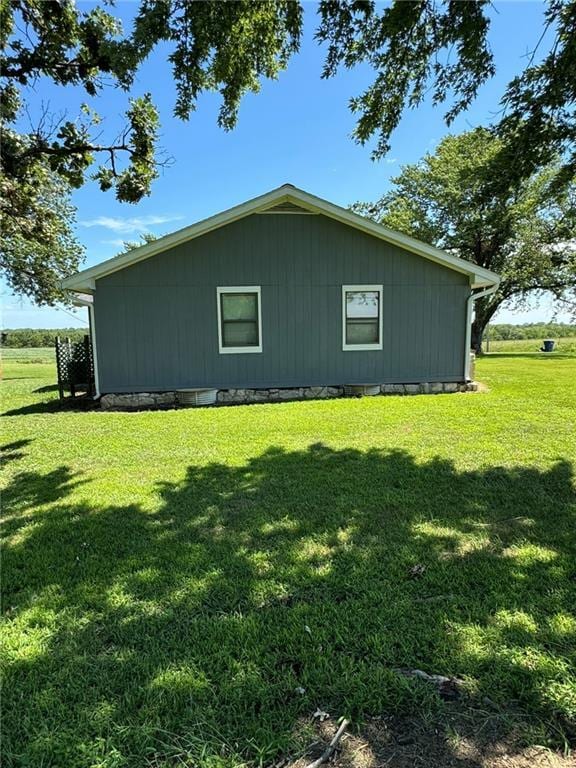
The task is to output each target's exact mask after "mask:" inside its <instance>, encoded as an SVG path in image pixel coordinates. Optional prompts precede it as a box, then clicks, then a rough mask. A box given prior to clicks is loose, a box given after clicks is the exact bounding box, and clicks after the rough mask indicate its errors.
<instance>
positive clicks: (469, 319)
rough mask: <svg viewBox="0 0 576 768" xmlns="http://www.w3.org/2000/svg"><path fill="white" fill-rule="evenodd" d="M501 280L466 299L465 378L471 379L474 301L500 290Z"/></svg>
mask: <svg viewBox="0 0 576 768" xmlns="http://www.w3.org/2000/svg"><path fill="white" fill-rule="evenodd" d="M499 285H500V282H498V283H494V285H490V286H488V288H485V289H484V290H483V291H479V292H478V293H471V294H470V296H468V298H467V299H466V341H465V349H464V379H465V381H470V341H471V338H472V303H473V302H474V301H476V299H481V298H483V297H484V296H489V295H490V294H491V293H495V292H496V291H497V290H498V286H499Z"/></svg>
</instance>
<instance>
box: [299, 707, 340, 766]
mask: <svg viewBox="0 0 576 768" xmlns="http://www.w3.org/2000/svg"><path fill="white" fill-rule="evenodd" d="M349 725H350V720H346V719H344V720H342V722H341V723H340V728H338V730H337V731H336V733H335V734H334V736H333V738H332V741H331V742H330V744H328V746H327V747H326V749H325V750H324V752H322V754H321V755H320V757H319V758H318V759H317V760H314V761H313V762H312V763H308V765H307V766H306V768H318V766H320V765H322V763H325V762H327V761H328V760H330V758H331V757H332V755H333V754H334V752H335V751H336V747H337V746H338V742H339V741H340V739H341V738H342V736H343V735H344V731H345V730H346V728H348V726H349Z"/></svg>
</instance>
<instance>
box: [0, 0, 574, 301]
mask: <svg viewBox="0 0 576 768" xmlns="http://www.w3.org/2000/svg"><path fill="white" fill-rule="evenodd" d="M103 6H104V7H99V6H97V7H96V8H92V9H89V10H83V9H82V8H81V7H79V6H77V5H76V4H75V3H74V2H73V1H72V0H4V2H2V3H0V49H1V50H0V99H1V111H0V119H1V125H2V132H3V140H2V144H1V147H0V161H1V174H2V179H1V183H2V185H3V189H4V190H8V191H9V193H10V195H11V200H10V201H8V202H6V201H5V196H3V201H2V211H1V212H2V219H3V228H4V231H5V232H6V231H7V232H8V233H9V236H10V237H11V236H12V235H11V233H16V234H17V236H18V238H23V240H22V241H21V242H24V241H25V242H26V243H28V246H27V250H28V251H31V250H33V249H34V242H38V243H39V244H40V245H41V246H43V247H47V246H48V243H47V241H43V242H41V241H39V240H38V241H35V240H34V238H35V237H37V236H38V230H41V229H42V226H43V225H42V222H39V223H37V224H34V225H33V226H32V227H31V226H30V224H29V222H30V221H31V220H32V219H41V218H42V216H43V214H44V211H45V209H46V201H45V199H43V197H42V195H41V194H40V192H38V194H37V195H35V194H34V190H35V189H38V190H42V189H44V188H45V187H46V183H47V182H46V179H47V178H48V177H50V178H52V179H53V180H54V187H55V189H60V190H61V193H62V195H63V200H65V201H68V199H69V193H70V191H71V190H73V189H75V188H79V187H80V186H82V185H83V184H84V183H85V182H86V180H87V179H88V178H92V179H95V180H96V182H97V183H98V184H99V186H100V188H101V189H102V190H104V191H108V190H111V191H113V192H114V194H115V195H116V198H117V199H118V200H119V201H122V202H129V203H137V202H138V201H139V200H141V199H142V198H143V197H145V196H146V195H149V194H150V191H151V188H152V184H153V182H154V180H155V179H156V178H157V176H158V174H159V170H160V168H161V167H162V166H163V165H166V164H167V162H168V161H167V160H166V159H165V158H163V155H162V152H161V151H160V150H159V146H158V142H159V133H160V122H159V114H158V110H157V108H156V106H155V105H154V101H153V94H150V93H140V92H137V82H136V77H137V75H138V72H139V70H140V67H141V65H142V64H143V62H144V61H145V60H146V59H147V58H148V57H149V56H150V55H151V54H152V52H153V51H154V50H156V49H157V48H161V49H162V50H166V51H167V53H166V54H165V55H166V56H167V59H168V63H169V65H170V66H171V69H172V79H173V82H174V88H175V93H174V115H175V116H176V117H177V118H179V119H181V120H188V119H189V118H190V116H191V114H192V113H193V112H194V110H195V109H196V106H197V102H198V99H199V97H200V95H201V94H202V93H204V92H206V91H212V92H217V93H219V94H220V96H221V106H220V109H219V114H218V124H219V125H220V126H221V127H222V128H224V129H225V130H230V129H231V128H233V127H234V126H235V124H236V121H237V118H238V110H239V105H240V102H241V100H242V97H243V96H244V94H246V93H247V92H257V91H258V90H259V88H260V85H261V82H262V80H263V79H265V78H276V77H277V76H278V74H279V73H280V71H281V70H283V69H284V68H286V66H287V65H288V63H289V61H290V59H291V58H292V57H293V56H294V55H295V54H297V52H298V50H299V46H300V41H301V37H302V31H303V20H304V13H303V3H301V2H297V1H296V0H274V1H273V2H272V1H268V0H236V1H235V2H222V1H220V0H214V1H213V2H189V1H188V0H140V1H139V4H138V6H137V11H136V14H135V16H134V19H133V21H132V22H131V27H130V29H129V30H124V29H122V25H121V23H120V21H119V20H118V19H117V18H115V16H114V15H113V5H112V4H110V5H108V4H103ZM106 7H108V8H111V10H106ZM489 7H490V3H489V2H488V0H475V1H474V2H460V0H446V1H445V2H441V1H440V0H405V1H404V2H393V3H391V4H388V5H384V4H380V3H378V4H377V3H375V2H372V1H371V0H351V1H350V2H339V1H338V0H321V2H319V3H318V4H317V6H316V10H317V16H318V22H317V29H316V39H317V41H318V42H319V44H321V45H323V46H324V48H325V50H326V59H325V65H324V70H323V73H322V74H323V76H324V77H333V76H336V75H337V73H338V71H339V69H340V68H341V67H345V68H350V67H355V66H357V65H365V66H366V65H367V66H368V67H369V68H370V69H371V70H372V72H373V81H372V83H371V84H370V85H369V86H368V88H367V89H366V90H365V92H364V93H361V94H356V95H354V96H353V98H352V99H351V101H350V106H351V109H352V110H353V111H354V112H355V113H356V114H357V115H358V121H357V124H356V128H355V131H354V137H355V139H356V141H358V142H360V143H366V142H374V150H373V156H374V157H375V158H380V157H381V156H382V155H384V154H385V153H386V152H387V151H388V149H389V146H390V139H391V136H392V134H393V132H394V130H395V129H396V128H397V126H398V124H399V122H400V120H401V117H402V114H403V112H404V111H405V110H406V109H407V108H416V107H417V106H418V105H419V104H420V103H421V102H422V101H423V100H425V99H427V98H430V99H431V100H432V101H433V103H434V104H446V110H447V111H446V121H447V123H448V124H449V123H450V122H451V121H452V120H453V119H454V118H455V117H456V115H458V114H460V113H461V112H462V111H463V110H465V109H466V108H467V107H468V106H469V105H470V104H471V102H472V101H473V99H474V98H475V96H476V94H477V91H478V88H479V87H480V86H481V85H482V84H483V83H484V82H486V81H487V80H488V79H489V78H490V77H492V75H493V74H494V72H495V62H494V60H493V56H492V52H491V50H490V45H489V32H490V18H489V15H488V11H489ZM546 25H547V26H546V30H545V31H546V32H547V43H546V44H547V45H548V46H549V48H550V50H549V52H548V53H547V54H545V56H544V58H543V59H542V61H538V60H536V53H535V54H534V56H533V57H532V59H531V60H530V61H529V62H528V65H527V67H526V69H525V71H524V73H523V75H522V76H520V77H518V78H516V79H515V80H513V81H512V82H511V83H510V85H509V86H508V88H507V90H506V92H505V93H504V94H503V98H502V107H503V111H502V113H501V119H500V121H499V123H498V124H497V125H496V126H495V127H494V130H495V131H496V132H497V133H498V135H499V136H500V138H501V139H502V143H501V148H500V150H499V151H500V155H501V160H500V159H499V160H498V162H497V166H498V165H500V166H501V165H502V164H503V162H504V161H505V165H506V168H507V172H506V174H505V175H502V174H500V175H497V174H493V178H492V186H491V188H490V189H489V190H487V194H488V195H490V194H499V191H500V190H499V189H498V188H499V187H503V186H504V187H506V188H513V187H514V186H515V185H518V184H521V183H522V180H524V179H527V178H529V177H530V176H532V175H533V173H534V172H535V171H536V170H538V169H539V168H540V167H542V166H544V165H546V164H548V163H549V162H550V161H551V160H552V159H554V158H560V161H559V163H558V173H557V177H556V180H555V183H556V185H557V186H559V187H562V186H564V187H565V186H566V185H568V184H569V183H571V181H572V180H573V178H574V175H575V172H576V150H575V146H576V121H575V102H576V78H574V72H575V71H576V0H549V2H548V7H547V11H546ZM550 41H551V42H550ZM526 43H527V46H528V45H531V44H535V43H534V41H526ZM46 81H48V82H52V83H55V84H56V85H59V86H65V87H67V86H74V87H76V88H77V89H79V90H80V92H81V91H84V94H85V96H84V100H85V101H87V102H88V104H81V103H79V104H78V108H77V113H78V114H75V115H72V116H70V117H68V116H66V115H63V116H62V115H59V114H57V113H55V112H54V110H53V109H51V107H50V105H49V104H48V105H46V106H45V108H44V111H43V113H42V114H41V116H40V117H37V116H32V117H30V106H31V104H30V94H31V92H32V91H34V90H36V91H37V90H38V88H39V87H41V86H42V85H43V84H44V83H45V82H46ZM105 87H107V88H110V87H113V88H116V89H118V90H120V91H124V92H125V93H126V99H127V104H126V112H125V119H124V122H123V128H122V129H121V130H120V132H119V135H117V136H111V137H109V138H108V139H106V140H103V139H102V135H103V133H104V128H105V126H106V124H105V123H104V122H102V120H101V117H100V115H99V114H98V112H97V111H96V110H95V108H94V106H95V105H96V104H98V103H100V104H105V100H104V96H105V92H104V90H103V89H104V88H105ZM81 99H82V95H81V96H80V98H79V101H81ZM495 106H496V105H495ZM102 109H104V108H103V107H102ZM26 116H28V117H29V119H34V120H35V123H33V124H32V125H31V126H30V127H29V129H28V130H25V129H24V127H23V126H24V124H25V117H26ZM38 177H41V178H42V179H43V181H42V183H41V184H40V185H39V186H37V179H38ZM66 205H68V203H66ZM62 210H63V209H62ZM66 226H67V227H68V231H67V236H66V238H65V239H64V240H65V243H66V244H67V250H66V251H64V250H63V249H64V248H65V244H63V243H62V242H59V241H58V240H57V239H53V241H52V248H53V249H55V250H56V251H59V253H60V255H61V256H62V261H61V266H62V268H63V269H74V268H76V267H77V266H78V264H79V255H78V254H79V252H80V249H79V248H78V247H77V246H75V247H74V248H73V249H72V250H71V245H72V240H73V235H72V229H71V223H70V221H67V222H66V221H64V222H62V223H61V230H62V231H64V229H66ZM31 230H32V231H31ZM44 234H46V232H45V233H44ZM19 242H20V241H19ZM12 243H14V241H12ZM73 251H75V253H76V255H74V253H73ZM19 256H20V257H21V261H22V260H23V262H22V263H24V264H27V263H28V262H27V258H26V257H25V256H24V253H23V252H19ZM63 265H65V266H63ZM2 266H3V269H4V271H7V272H8V280H9V282H10V283H11V285H12V286H13V287H14V288H15V289H17V290H25V291H26V292H28V295H31V296H33V297H34V298H35V299H36V300H38V301H41V302H43V301H48V302H50V301H53V300H54V298H55V297H56V296H55V294H54V284H55V282H54V279H53V276H46V280H44V282H43V277H42V274H41V273H42V270H40V271H39V265H38V264H37V265H36V266H35V267H34V268H33V269H29V270H28V272H29V273H31V272H33V273H34V274H35V278H33V279H32V282H30V281H27V280H25V279H23V278H22V276H21V275H10V274H9V272H10V269H11V267H10V265H9V264H7V253H6V252H3V253H2ZM46 268H47V269H50V260H48V262H47V264H46ZM34 280H35V281H36V283H35V282H34ZM38 281H40V282H39V283H38ZM56 283H57V281H56Z"/></svg>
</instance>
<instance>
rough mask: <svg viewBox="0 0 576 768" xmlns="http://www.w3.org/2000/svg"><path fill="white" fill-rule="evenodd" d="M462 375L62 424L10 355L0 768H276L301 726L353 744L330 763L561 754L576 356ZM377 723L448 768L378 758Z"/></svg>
mask: <svg viewBox="0 0 576 768" xmlns="http://www.w3.org/2000/svg"><path fill="white" fill-rule="evenodd" d="M562 341H564V340H562ZM31 359H33V360H34V359H39V358H34V357H32V358H31ZM477 378H479V379H480V380H481V381H482V382H483V383H484V384H485V385H486V387H487V389H488V391H487V392H483V393H479V394H458V395H439V396H435V397H434V396H417V397H376V398H363V399H353V400H334V401H326V402H322V401H318V402H302V403H283V404H276V405H252V406H239V407H230V408H213V409H198V410H179V411H176V410H175V411H167V412H142V413H111V412H109V413H102V412H98V411H88V412H74V411H60V410H59V409H58V408H57V407H56V406H55V397H56V393H55V387H54V366H53V364H49V363H35V362H22V361H14V360H10V359H8V358H7V357H6V356H5V358H4V384H3V389H4V393H3V410H4V412H5V413H4V417H3V418H2V420H1V421H2V425H3V428H4V429H3V443H4V449H5V450H4V453H5V466H4V477H3V487H4V490H3V513H4V544H3V591H4V600H3V619H4V651H3V665H4V673H3V674H4V690H3V724H2V729H3V744H2V751H3V764H4V765H5V766H9V767H12V766H44V767H46V766H62V768H76V767H77V768H86V767H87V766H89V767H91V768H95V767H96V766H97V767H98V768H124V767H125V766H127V767H130V768H136V767H138V768H142V766H149V767H150V768H168V766H170V767H172V766H184V765H185V766H199V767H200V768H219V767H220V766H227V767H228V766H240V765H248V766H253V765H263V766H271V765H272V764H273V763H274V762H275V761H276V760H277V759H278V758H279V757H280V756H282V755H286V754H291V755H292V756H295V757H296V756H298V754H300V752H301V750H302V748H303V747H304V746H306V745H308V744H309V743H310V742H311V741H313V740H314V734H315V732H316V727H314V726H313V725H312V715H313V713H314V712H315V710H316V709H317V708H318V707H319V708H320V709H322V710H325V711H327V712H329V713H330V715H331V720H329V721H328V725H329V726H330V728H329V730H330V732H333V731H334V728H335V727H336V721H337V718H338V717H339V716H341V715H345V716H348V717H350V718H351V719H352V731H353V732H354V733H356V735H355V736H354V737H353V738H358V739H362V740H363V741H362V743H365V744H366V745H367V746H366V747H362V748H358V750H357V753H356V752H354V755H356V754H358V755H360V757H354V758H353V759H352V757H351V758H350V762H349V763H346V765H352V766H363V768H368V766H374V768H375V766H376V765H384V764H386V765H387V766H389V767H390V768H395V766H402V768H405V766H408V765H410V766H414V765H421V766H427V768H428V766H432V765H442V766H448V765H450V766H451V765H453V764H454V765H463V766H466V768H470V767H471V766H478V767H480V766H485V765H490V766H492V765H494V766H495V765H497V764H498V765H500V763H498V762H497V758H496V757H494V758H493V759H491V761H490V762H486V763H485V762H482V761H481V760H480V758H478V759H476V758H474V759H470V761H469V762H464V763H458V762H454V763H453V762H451V761H453V760H454V761H457V758H458V755H459V754H461V753H462V748H463V747H462V745H463V743H466V745H467V747H466V748H467V749H468V747H470V749H472V748H474V749H480V746H479V745H481V750H484V751H483V753H482V754H487V755H488V756H489V758H488V759H490V755H496V754H497V743H496V741H498V743H499V744H501V743H507V744H509V747H507V749H508V750H509V751H508V753H507V754H508V755H509V756H510V760H511V761H507V762H505V763H502V765H504V764H505V765H507V766H513V765H518V766H520V765H522V766H529V765H530V766H533V765H536V764H538V765H542V766H543V765H552V763H549V762H542V763H540V762H538V763H537V762H536V759H532V758H530V757H526V755H531V754H534V753H532V752H526V750H527V749H528V748H529V747H530V746H531V745H532V746H533V745H547V746H551V747H553V748H554V749H557V750H560V751H561V752H562V751H564V752H566V750H568V748H569V745H570V743H573V742H574V741H575V739H576V675H575V669H576V618H575V616H574V605H575V604H576V537H575V536H574V530H575V522H576V497H575V483H574V462H575V461H576V439H575V425H574V414H575V412H576V388H575V387H574V381H575V380H576V356H571V355H562V354H553V355H532V356H531V355H527V354H523V355H518V356H514V355H503V354H501V355H498V354H494V355H491V356H487V357H484V358H482V359H480V360H479V361H478V363H477ZM415 566H422V567H421V568H420V567H419V568H417V569H415V570H414V567H415ZM398 668H407V669H414V668H418V669H421V670H424V671H426V672H428V673H438V674H442V675H448V676H451V675H453V676H456V677H458V678H460V679H462V680H463V681H464V682H463V689H464V696H463V698H462V699H461V700H460V701H459V702H443V701H442V700H441V699H440V698H439V697H438V695H437V694H436V691H435V689H433V688H431V687H430V686H428V685H427V684H425V683H422V682H420V681H418V680H413V679H411V678H408V677H404V676H402V675H399V674H398V673H397V671H396V670H397V669H398ZM455 708H458V713H459V717H458V718H456V719H454V717H453V715H454V713H455ZM374 716H379V717H382V718H383V719H382V720H381V721H375V720H374V719H373V718H374ZM388 718H400V719H401V720H402V722H404V723H406V722H408V723H409V724H411V725H410V736H409V738H411V739H412V742H414V741H416V742H418V743H420V742H419V741H418V739H419V736H418V734H419V733H420V732H421V731H422V732H426V733H427V734H431V733H434V734H436V736H435V737H434V738H436V739H437V740H439V741H441V745H442V750H443V751H442V755H443V756H442V758H438V761H437V762H434V760H435V758H434V754H435V753H433V751H432V750H430V751H429V752H427V753H426V752H423V753H422V755H421V756H420V758H418V759H419V760H420V762H418V761H417V759H416V758H414V757H410V756H409V752H407V751H406V750H408V751H409V750H410V749H415V745H414V743H412V745H410V741H406V740H404V742H401V741H400V738H398V739H397V740H396V741H395V740H394V738H392V737H391V738H392V742H391V743H392V744H393V746H394V749H393V750H392V749H391V750H390V752H389V753H383V752H382V751H381V750H380V747H377V746H376V745H377V743H378V744H379V743H380V742H379V741H378V739H380V738H381V737H380V736H379V737H378V738H376V737H372V736H371V734H373V732H374V728H375V727H376V726H375V723H388V722H389V720H388ZM390 722H391V721H390ZM466 723H468V725H467V726H466ZM471 723H472V726H471V725H470V724H471ZM379 727H380V726H379ZM383 727H384V726H381V727H380V731H379V733H382V732H383V731H382V729H383ZM390 727H391V728H392V726H390ZM394 727H395V726H394ZM467 728H468V731H467V730H466V729H467ZM391 733H393V731H391ZM438 734H439V735H438ZM430 738H432V737H430ZM507 740H508V741H507ZM349 743H350V744H353V743H354V742H353V741H352V740H351V741H350V742H349ZM470 745H471V746H470ZM382 749H383V748H382ZM370 755H372V757H373V760H372V762H370V759H372V758H370ZM369 758H370V759H369ZM388 758H390V760H388ZM482 759H483V758H482ZM516 759H517V760H518V762H513V761H514V760H516ZM554 759H556V758H554ZM402 760H404V762H401V761H402ZM507 760H508V758H507ZM521 760H524V762H520V761H521ZM557 760H558V761H561V764H562V765H568V764H572V763H571V761H570V758H564V759H562V758H561V757H558V758H557ZM358 761H360V762H358ZM362 761H363V762H362ZM554 764H556V763H554ZM557 764H558V765H559V764H560V762H558V763H557Z"/></svg>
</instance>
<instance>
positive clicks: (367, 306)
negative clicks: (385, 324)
mask: <svg viewBox="0 0 576 768" xmlns="http://www.w3.org/2000/svg"><path fill="white" fill-rule="evenodd" d="M379 298H380V296H379V293H378V291H346V317H351V318H353V317H365V318H372V319H374V320H376V319H377V318H378V312H379V304H380V301H379Z"/></svg>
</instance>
